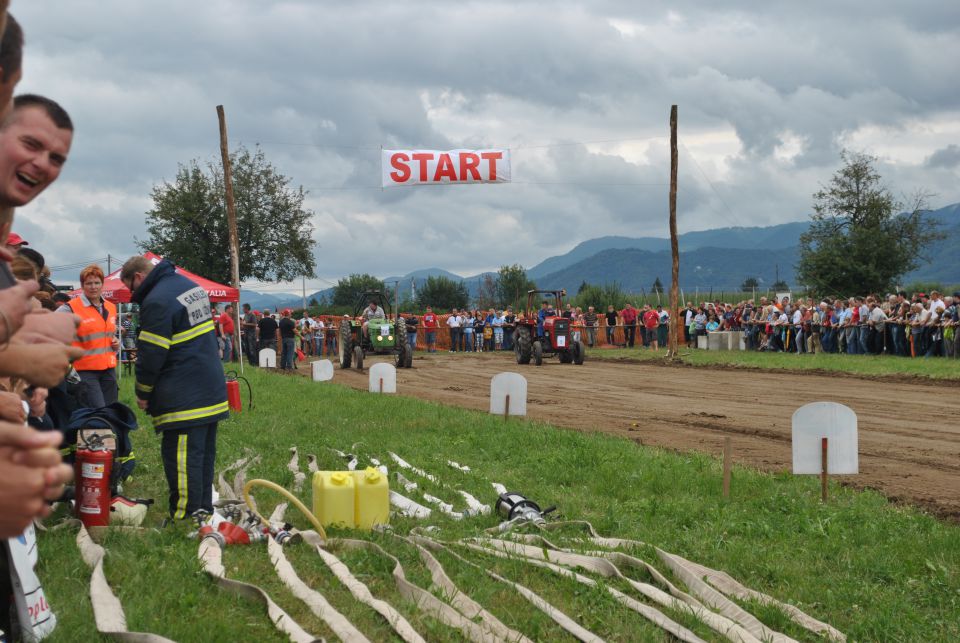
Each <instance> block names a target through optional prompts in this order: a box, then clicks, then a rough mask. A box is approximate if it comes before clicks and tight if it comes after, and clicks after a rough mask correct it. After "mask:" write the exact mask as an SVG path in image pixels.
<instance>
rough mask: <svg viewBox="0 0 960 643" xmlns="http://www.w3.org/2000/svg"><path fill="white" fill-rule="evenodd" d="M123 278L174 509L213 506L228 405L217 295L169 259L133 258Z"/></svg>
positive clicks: (140, 379)
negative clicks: (135, 307) (136, 312)
mask: <svg viewBox="0 0 960 643" xmlns="http://www.w3.org/2000/svg"><path fill="white" fill-rule="evenodd" d="M120 279H121V281H123V283H124V284H125V285H126V286H127V287H128V288H129V289H130V291H131V292H132V293H133V297H132V301H134V302H135V303H138V304H140V337H139V341H138V344H137V349H138V351H137V367H136V385H135V388H136V392H137V403H138V404H139V405H140V408H141V409H144V410H146V411H147V412H148V413H149V414H150V415H151V416H153V424H154V429H155V430H156V431H157V432H158V433H160V434H161V435H162V439H161V446H160V453H161V455H162V457H163V470H164V473H165V474H166V477H167V485H168V486H169V488H170V516H171V517H172V518H174V519H181V518H187V517H189V516H190V515H191V514H192V513H194V512H195V511H197V510H199V509H203V510H205V511H208V512H212V511H213V497H212V490H213V465H214V460H215V458H216V452H217V422H219V421H220V420H223V419H226V418H227V417H228V416H229V412H228V410H227V387H226V382H225V380H224V377H223V367H222V366H221V365H220V356H219V349H218V347H217V337H216V333H215V332H214V327H213V317H212V316H211V313H210V300H209V299H208V298H207V293H206V291H204V289H203V288H201V287H200V286H198V285H197V284H195V283H194V282H192V281H190V280H189V279H187V278H186V277H184V276H182V275H179V274H177V273H176V271H175V268H174V265H173V264H172V263H170V262H169V261H167V260H166V259H164V260H162V261H160V262H159V263H158V264H157V265H153V263H152V262H151V261H150V260H149V259H147V258H146V257H131V258H130V259H128V260H127V262H126V263H124V264H123V269H122V270H121V271H120Z"/></svg>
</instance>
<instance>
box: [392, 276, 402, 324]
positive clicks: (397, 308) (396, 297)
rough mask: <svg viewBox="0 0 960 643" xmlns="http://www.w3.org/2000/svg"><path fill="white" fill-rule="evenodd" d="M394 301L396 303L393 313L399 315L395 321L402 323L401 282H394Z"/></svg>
mask: <svg viewBox="0 0 960 643" xmlns="http://www.w3.org/2000/svg"><path fill="white" fill-rule="evenodd" d="M393 301H394V302H395V303H394V304H393V305H394V309H393V312H395V313H396V314H397V318H396V320H395V321H400V280H399V279H398V280H397V281H394V282H393Z"/></svg>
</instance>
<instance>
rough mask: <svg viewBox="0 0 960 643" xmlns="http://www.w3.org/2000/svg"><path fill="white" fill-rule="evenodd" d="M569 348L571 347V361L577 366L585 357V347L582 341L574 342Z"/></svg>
mask: <svg viewBox="0 0 960 643" xmlns="http://www.w3.org/2000/svg"><path fill="white" fill-rule="evenodd" d="M571 348H572V349H573V363H574V364H577V365H578V366H579V365H580V364H583V360H585V359H587V349H586V347H585V346H584V345H583V342H574V343H573V346H572V347H571Z"/></svg>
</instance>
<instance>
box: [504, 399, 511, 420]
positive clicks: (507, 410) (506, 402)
mask: <svg viewBox="0 0 960 643" xmlns="http://www.w3.org/2000/svg"><path fill="white" fill-rule="evenodd" d="M508 417H510V395H509V394H507V399H506V400H504V402H503V420H504V422H506V420H507V418H508Z"/></svg>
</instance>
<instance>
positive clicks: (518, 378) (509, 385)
mask: <svg viewBox="0 0 960 643" xmlns="http://www.w3.org/2000/svg"><path fill="white" fill-rule="evenodd" d="M508 395H509V396H510V409H509V414H510V415H526V414H527V378H525V377H524V376H523V375H521V374H520V373H498V374H497V375H494V376H493V378H492V379H491V380H490V412H491V413H492V414H494V415H504V413H506V412H507V396H508Z"/></svg>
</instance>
